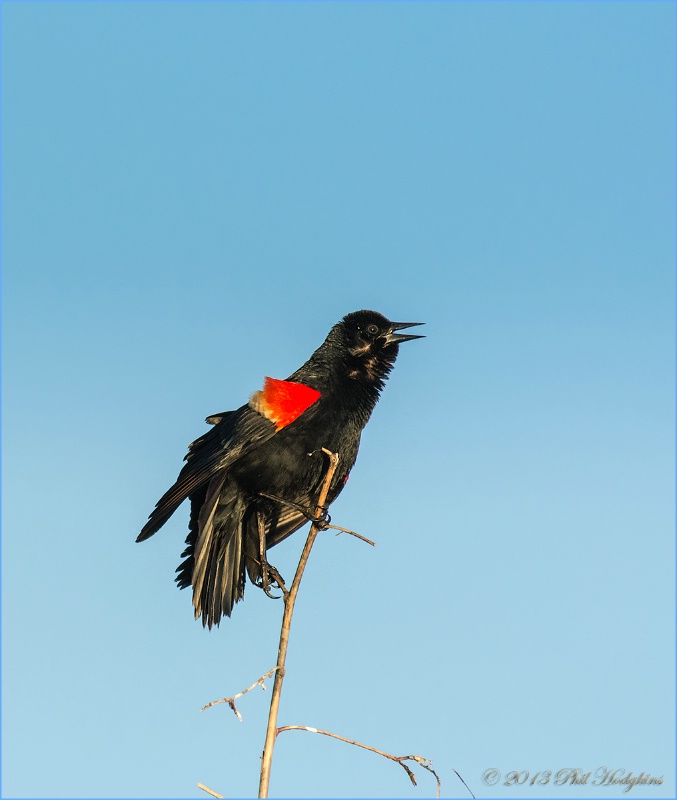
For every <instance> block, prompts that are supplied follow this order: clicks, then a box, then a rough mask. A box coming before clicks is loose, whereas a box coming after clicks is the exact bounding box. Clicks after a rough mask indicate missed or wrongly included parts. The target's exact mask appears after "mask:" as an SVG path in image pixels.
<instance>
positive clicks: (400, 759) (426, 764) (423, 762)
mask: <svg viewBox="0 0 677 800" xmlns="http://www.w3.org/2000/svg"><path fill="white" fill-rule="evenodd" d="M282 731H308V733H321V734H322V735H323V736H331V738H332V739H338V740H339V741H341V742H346V744H354V745H355V747H362V748H364V749H365V750H369V751H370V752H372V753H376V754H377V755H379V756H383V757H384V758H388V759H390V761H395V762H396V763H397V764H399V765H400V766H401V767H402V769H403V770H404V771H405V772H406V773H407V775H408V776H409V780H410V781H411V782H412V783H413V784H414V786H416V776H415V775H414V773H413V772H412V771H411V770H410V769H409V767H408V766H407V765H406V764H405V763H404V762H405V761H415V762H416V763H417V764H418V765H419V766H420V767H423V769H427V770H428V772H432V774H433V775H434V776H435V780H436V781H437V797H439V796H440V791H441V789H442V784H441V783H440V779H439V776H438V775H437V773H436V772H435V770H434V769H433V766H432V761H430V760H428V759H427V758H423V757H422V756H394V755H392V754H391V753H386V752H384V751H383V750H378V749H377V748H376V747H370V746H369V745H368V744H362V742H356V741H355V740H354V739H346V737H345V736H339V735H338V734H337V733H330V732H329V731H323V730H320V729H319V728H310V727H308V726H307V725H284V726H283V727H282V728H278V729H277V732H278V734H280V733H282ZM454 772H456V770H454ZM456 774H457V775H458V773H456ZM458 777H459V778H460V777H461V776H460V775H459V776H458ZM461 780H463V779H462V778H461ZM463 783H464V784H465V781H463ZM465 785H466V788H467V784H465ZM468 791H469V792H470V789H468ZM470 794H471V795H472V792H470ZM473 797H474V795H473Z"/></svg>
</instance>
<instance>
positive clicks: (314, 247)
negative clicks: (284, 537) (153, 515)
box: [2, 2, 675, 798]
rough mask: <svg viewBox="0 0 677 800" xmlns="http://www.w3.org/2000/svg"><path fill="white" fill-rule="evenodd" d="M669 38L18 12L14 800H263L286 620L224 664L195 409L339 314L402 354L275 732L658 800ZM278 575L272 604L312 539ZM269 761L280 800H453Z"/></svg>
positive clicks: (234, 7) (666, 755) (325, 551)
mask: <svg viewBox="0 0 677 800" xmlns="http://www.w3.org/2000/svg"><path fill="white" fill-rule="evenodd" d="M674 39H675V6H674V4H672V3H667V2H627V3H623V2H600V3H595V2H579V3H567V2H558V3H554V2H553V3H540V2H529V3H519V2H514V3H513V2H504V3H490V2H471V3H463V2H455V3H413V2H412V3H361V2H360V3H226V2H223V3H218V2H214V3H200V2H191V3H188V2H174V3H168V2H152V3H141V2H138V3H137V2H130V3H112V2H111V3H80V2H76V3H61V2H50V3H32V2H3V3H2V81H3V82H2V103H3V106H2V110H3V131H2V136H3V139H2V145H3V150H2V157H3V164H2V166H3V230H2V233H3V236H2V247H3V251H2V255H3V267H4V315H3V316H4V426H3V437H4V495H3V631H4V640H3V645H4V646H3V676H4V684H3V696H2V700H3V723H4V729H3V733H4V737H3V765H2V766H3V770H2V772H3V795H4V796H5V797H10V796H11V797H73V798H80V797H102V798H103V797H122V798H134V797H149V798H150V797H206V795H204V794H203V793H202V792H201V791H200V790H199V789H197V788H196V782H198V781H200V782H202V783H205V784H206V785H208V786H210V787H211V788H213V789H215V790H217V791H219V792H220V793H221V794H224V795H225V796H227V797H238V796H242V797H251V796H254V795H255V794H256V791H257V787H258V767H259V756H260V753H261V750H262V747H263V738H264V725H265V717H266V713H267V702H268V700H269V697H270V695H269V694H263V693H262V692H261V691H260V690H257V691H256V692H252V693H250V694H249V695H247V696H246V697H244V698H242V700H241V701H240V702H239V708H240V710H241V712H242V714H243V716H244V723H243V724H240V723H239V722H238V721H237V719H236V718H235V716H234V715H233V714H232V712H231V711H230V710H229V709H228V708H227V707H225V706H220V707H217V708H213V709H210V710H209V711H207V712H206V713H204V714H199V713H198V711H199V709H200V708H201V707H202V705H204V704H205V703H207V702H208V701H210V700H213V699H216V698H219V697H224V696H226V695H230V694H234V693H235V692H238V691H240V690H241V689H243V688H244V687H246V686H247V685H249V684H250V683H251V682H252V681H254V680H255V679H256V678H258V677H259V676H260V675H262V674H263V673H264V672H266V671H267V670H268V669H270V668H271V667H272V666H273V665H274V663H275V658H276V651H277V635H278V630H279V622H280V619H281V613H282V606H281V602H279V601H278V602H273V601H271V600H269V599H267V598H266V597H265V596H263V594H262V593H261V592H260V591H258V590H256V589H254V588H253V587H251V586H250V587H249V588H248V590H247V596H246V600H245V602H244V603H242V604H240V605H239V606H238V607H237V608H236V610H235V613H234V615H233V617H232V619H231V620H226V621H225V623H224V624H222V626H221V628H220V629H219V630H216V631H212V632H211V633H210V632H206V631H204V630H203V629H202V627H201V626H200V625H199V624H198V623H196V622H194V621H193V619H192V607H191V602H190V595H189V593H188V592H185V591H184V592H179V591H178V590H177V589H176V587H175V585H174V583H173V578H174V569H175V567H176V566H177V564H178V562H179V555H180V553H181V550H182V546H183V540H184V537H185V534H186V530H187V518H188V513H187V508H186V507H182V508H181V509H180V511H179V512H178V513H177V514H176V515H175V516H174V518H172V520H171V521H170V522H169V523H168V524H167V525H166V526H165V528H164V529H163V530H162V531H161V532H160V533H159V534H158V535H156V536H155V537H154V538H153V539H152V540H150V541H148V542H146V543H144V544H135V542H134V539H135V537H136V535H137V533H138V531H139V530H140V528H141V526H142V525H143V523H144V522H145V520H146V517H147V515H148V514H149V512H150V511H151V509H152V508H153V506H154V504H155V502H156V500H157V499H158V498H159V496H160V495H161V494H162V493H163V492H164V490H165V489H167V488H168V486H169V485H170V484H171V483H172V482H173V480H174V478H175V477H176V474H177V472H178V470H179V468H180V467H181V463H182V458H183V455H184V453H185V451H186V446H187V444H188V443H189V442H190V441H192V440H193V439H195V438H196V437H197V436H199V435H200V434H201V433H202V432H204V431H205V430H206V426H205V424H204V422H203V419H204V417H205V416H207V415H208V414H211V413H215V412H219V411H223V410H225V409H230V408H236V407H238V406H239V405H241V404H242V403H243V402H245V401H246V399H247V398H248V397H249V395H250V394H251V393H252V392H253V391H254V390H256V389H257V388H260V386H261V382H262V379H263V376H264V375H271V376H273V377H280V378H282V377H285V376H287V375H288V374H289V373H291V372H292V371H293V370H294V369H296V368H297V367H298V366H299V365H300V364H301V363H302V362H303V361H304V360H305V359H306V358H307V357H308V356H309V355H310V353H311V352H312V351H313V350H314V349H315V348H316V347H317V346H318V345H319V344H320V343H321V341H322V340H323V338H324V337H325V335H326V333H327V331H328V330H329V328H330V327H331V325H332V324H334V323H335V322H336V321H337V320H338V319H340V317H342V316H343V315H344V314H345V313H347V312H350V311H354V310H356V309H359V308H373V309H376V310H378V311H380V312H382V313H384V314H386V315H387V316H389V317H390V318H391V319H395V320H416V321H418V320H420V321H425V322H426V323H427V326H426V329H425V331H424V332H425V333H426V337H427V338H426V339H423V340H420V341H417V342H412V343H410V344H406V345H404V346H403V347H402V348H401V354H400V358H399V360H398V363H397V365H396V368H395V371H394V373H393V375H392V377H391V380H390V381H389V383H388V385H387V387H386V390H385V392H384V395H383V397H382V400H381V402H380V404H379V406H378V407H377V409H376V411H375V413H374V416H373V418H372V421H371V422H370V424H369V426H368V427H367V430H366V432H365V435H364V437H363V443H362V451H361V454H360V457H359V459H358V463H357V465H356V468H355V470H354V471H353V474H352V476H351V480H350V483H349V486H348V489H347V490H346V492H345V493H344V494H343V496H342V497H341V498H340V500H339V501H338V502H337V503H336V504H335V506H334V507H333V509H332V513H333V517H334V521H335V522H337V523H338V524H340V525H343V526H346V527H350V528H353V529H355V530H358V531H359V532H361V533H362V534H364V535H365V536H368V537H370V538H372V539H375V540H376V541H377V542H378V546H377V547H376V548H375V549H373V550H372V549H371V548H369V547H368V546H366V545H364V544H362V543H361V542H359V541H357V540H355V539H353V538H351V537H346V536H341V537H338V538H337V537H335V536H333V535H331V534H330V533H327V534H323V535H322V537H321V539H320V541H319V542H318V544H317V546H316V549H315V551H314V553H313V555H312V559H311V562H310V565H309V568H308V571H307V573H306V578H305V580H304V583H303V585H302V587H301V592H300V596H299V601H298V604H297V610H296V615H295V619H294V627H293V630H292V639H291V645H290V653H289V659H288V673H287V678H286V681H285V687H284V694H283V697H282V705H281V710H280V718H279V722H280V724H301V725H310V726H314V727H318V728H324V729H326V730H329V731H332V732H335V733H337V734H340V735H343V736H346V737H350V738H354V739H357V740H359V741H363V742H365V743H368V744H370V745H372V746H374V747H377V748H381V749H384V750H386V751H388V752H391V753H394V754H397V755H401V754H409V753H416V754H421V755H423V756H426V757H428V758H431V759H433V761H434V765H435V768H436V769H437V771H438V773H439V774H440V776H441V778H442V789H443V795H444V796H445V797H447V796H455V797H468V795H467V792H466V790H465V789H464V787H463V786H462V785H461V784H460V783H459V781H458V779H457V778H456V777H455V775H454V774H453V769H457V770H458V771H459V772H460V773H461V775H462V776H463V777H464V779H465V780H466V781H467V783H468V784H469V785H470V787H471V788H472V789H473V791H474V792H475V794H476V795H477V796H478V797H491V798H494V797H496V798H508V797H518V796H523V797H530V798H536V797H553V798H555V797H556V798H583V797H594V798H609V797H621V796H626V795H624V793H623V791H622V788H621V787H616V788H611V789H609V788H605V789H600V788H596V787H591V786H588V787H580V786H569V787H554V786H552V784H550V785H548V786H545V787H528V786H525V787H524V788H522V789H516V788H515V787H506V786H503V785H502V783H499V784H498V785H496V786H487V785H485V784H484V783H483V782H482V773H483V771H484V770H486V769H488V768H496V769H498V770H500V771H501V773H502V774H503V775H505V774H507V773H508V772H510V771H511V770H529V771H530V775H531V776H533V775H534V774H535V773H536V772H538V771H543V770H552V771H553V772H556V771H557V770H559V769H563V768H567V767H571V768H573V767H576V768H579V769H581V770H582V771H583V772H588V771H593V772H594V771H595V770H597V769H598V768H599V767H603V766H606V767H608V768H610V769H625V770H626V771H627V772H630V771H632V772H633V773H634V774H635V775H638V774H640V773H641V772H645V773H650V774H651V775H655V776H663V778H664V783H663V784H662V786H648V787H635V788H634V789H633V790H632V792H631V793H629V795H628V796H631V797H634V798H659V797H674V794H675V764H674V708H675V704H674V638H673V636H674V613H673V610H674V603H673V598H674V584H673V574H674V549H673V528H674V513H673V482H674V470H673V442H674V436H673V428H674V426H673V419H674V418H673V408H674V398H673V385H674V377H673V357H674V325H673V317H674V276H673V272H674V258H675V234H674V214H675V180H674V179H675V159H674V139H675V124H674V123H675V115H674V114H675V77H674V75H675V45H674ZM304 538H305V537H304V535H303V534H297V535H296V536H294V537H292V538H291V539H290V540H288V541H287V542H285V543H284V544H283V545H281V546H280V547H278V548H276V549H275V550H274V551H273V553H274V558H273V559H272V561H273V563H274V564H275V565H276V566H277V567H278V568H279V569H280V571H281V572H282V574H283V575H285V576H291V575H292V574H293V570H294V567H295V564H296V561H297V559H298V555H299V553H300V550H301V547H302V545H303V541H304ZM416 772H417V775H418V779H419V786H418V788H414V787H413V786H411V785H410V783H409V781H408V780H407V777H406V775H405V774H404V772H403V770H401V769H400V768H399V767H398V766H397V765H396V764H392V763H389V762H388V761H386V760H385V759H381V758H379V757H378V756H376V755H373V754H370V753H367V752H364V751H360V750H358V749H356V748H352V747H349V746H347V745H344V744H342V743H340V742H337V741H332V740H330V739H327V738H324V737H321V736H314V735H312V734H308V733H286V734H283V735H281V737H280V739H279V741H278V746H277V749H276V753H275V760H274V764H273V775H272V781H271V795H275V796H280V797H293V796H297V797H311V796H318V795H321V796H345V797H356V796H364V797H378V796H392V797H404V798H416V797H431V796H434V790H435V782H434V779H433V778H432V776H431V775H428V774H427V773H425V772H424V771H422V770H420V769H417V770H416Z"/></svg>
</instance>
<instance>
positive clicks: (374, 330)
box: [367, 322, 378, 336]
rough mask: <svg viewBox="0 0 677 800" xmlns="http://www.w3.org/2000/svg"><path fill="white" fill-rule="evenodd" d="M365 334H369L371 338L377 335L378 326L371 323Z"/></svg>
mask: <svg viewBox="0 0 677 800" xmlns="http://www.w3.org/2000/svg"><path fill="white" fill-rule="evenodd" d="M367 333H369V334H371V335H372V336H374V335H375V334H377V333H378V325H374V323H373V322H372V324H371V325H367Z"/></svg>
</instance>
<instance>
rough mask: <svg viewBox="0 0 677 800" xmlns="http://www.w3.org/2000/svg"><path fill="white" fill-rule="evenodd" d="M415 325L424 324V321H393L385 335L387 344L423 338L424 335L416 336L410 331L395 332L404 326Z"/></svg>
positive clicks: (410, 326) (411, 326)
mask: <svg viewBox="0 0 677 800" xmlns="http://www.w3.org/2000/svg"><path fill="white" fill-rule="evenodd" d="M415 325H425V322H393V323H391V325H390V332H389V333H388V334H387V335H386V337H385V338H386V342H387V343H388V344H400V342H408V341H409V340H411V339H425V336H416V335H415V334H411V333H395V331H401V330H404V329H405V328H413V327H414V326H415Z"/></svg>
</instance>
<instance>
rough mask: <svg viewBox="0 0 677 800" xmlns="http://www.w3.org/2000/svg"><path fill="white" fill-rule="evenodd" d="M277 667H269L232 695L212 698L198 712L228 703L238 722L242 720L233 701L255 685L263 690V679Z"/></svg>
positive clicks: (264, 685) (269, 675)
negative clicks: (252, 681)
mask: <svg viewBox="0 0 677 800" xmlns="http://www.w3.org/2000/svg"><path fill="white" fill-rule="evenodd" d="M278 669H280V667H273V668H272V669H269V670H268V672H266V674H265V675H261V677H260V678H259V679H258V680H257V681H254V683H252V685H251V686H247V688H246V689H243V690H242V691H241V692H238V693H237V694H235V695H233V696H232V697H222V698H221V699H220V700H212V701H211V702H210V703H207V705H206V706H202V708H201V709H200V713H202V712H203V711H206V710H207V709H208V708H211V707H212V706H216V705H218V704H219V703H228V705H229V706H230V708H231V709H232V711H233V712H234V714H235V716H236V717H237V718H238V719H239V720H240V722H242V714H240V712H239V711H238V710H237V708H236V707H235V701H236V700H237V699H238V698H240V697H242V695H243V694H247V692H251V690H252V689H254V688H256V687H257V686H260V687H261V688H262V689H263V691H264V692H265V690H266V684H265V683H264V681H265V680H266V678H270V677H272V675H273V673H274V672H276V671H277V670H278Z"/></svg>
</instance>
